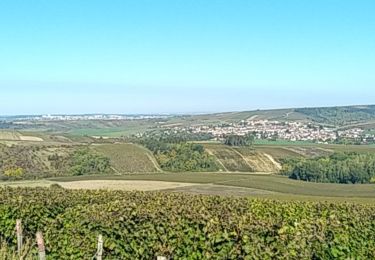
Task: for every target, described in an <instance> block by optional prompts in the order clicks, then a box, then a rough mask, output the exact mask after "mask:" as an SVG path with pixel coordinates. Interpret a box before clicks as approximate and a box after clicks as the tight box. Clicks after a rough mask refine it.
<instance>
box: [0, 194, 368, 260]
mask: <svg viewBox="0 0 375 260" xmlns="http://www.w3.org/2000/svg"><path fill="white" fill-rule="evenodd" d="M182 201H183V203H181V202H182ZM0 216H1V217H0V240H1V241H0V245H2V246H1V247H2V248H0V252H2V251H4V248H7V250H10V251H11V250H15V248H16V237H15V230H14V227H15V224H16V219H22V221H23V226H24V233H25V240H26V241H31V240H33V239H34V237H35V233H36V232H37V231H41V232H42V233H43V235H44V239H45V246H46V254H47V259H91V258H92V257H93V255H94V254H95V252H96V243H97V238H98V235H99V234H101V235H102V236H103V240H104V248H103V249H104V253H103V259H154V258H155V256H159V255H161V256H166V257H167V258H169V259H172V258H173V259H184V258H185V259H186V258H189V259H254V258H255V259H336V258H340V259H348V258H352V259H354V258H355V259H374V258H375V205H364V204H349V203H335V204H332V203H327V202H297V201H289V202H285V201H277V200H266V199H248V198H224V197H217V196H191V195H183V194H169V193H162V192H147V193H144V192H122V191H116V192H110V191H95V190H94V191H71V190H65V189H62V188H59V187H54V188H38V189H36V188H17V189H15V188H3V189H0ZM31 244H32V243H31ZM36 254H37V252H36V249H35V248H34V247H32V246H31V247H30V249H29V251H28V252H27V255H28V256H30V257H33V256H35V255H36ZM9 255H12V253H9Z"/></svg>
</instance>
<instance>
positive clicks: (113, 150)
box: [93, 144, 160, 173]
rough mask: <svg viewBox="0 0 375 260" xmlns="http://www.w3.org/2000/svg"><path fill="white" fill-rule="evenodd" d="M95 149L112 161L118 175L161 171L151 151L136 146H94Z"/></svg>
mask: <svg viewBox="0 0 375 260" xmlns="http://www.w3.org/2000/svg"><path fill="white" fill-rule="evenodd" d="M93 147H94V149H95V150H96V151H98V152H99V153H101V154H103V155H104V156H106V157H108V158H109V159H110V161H111V165H112V167H113V168H114V169H115V171H116V172H118V173H151V172H157V171H160V169H159V166H158V164H157V162H156V160H155V158H154V156H153V155H152V153H151V152H150V151H148V150H147V149H146V148H143V147H141V146H138V145H135V144H103V145H93Z"/></svg>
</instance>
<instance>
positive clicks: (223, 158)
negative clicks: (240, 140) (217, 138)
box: [205, 145, 255, 172]
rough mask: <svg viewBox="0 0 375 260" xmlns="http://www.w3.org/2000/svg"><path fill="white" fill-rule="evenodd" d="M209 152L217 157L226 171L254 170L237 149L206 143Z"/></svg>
mask: <svg viewBox="0 0 375 260" xmlns="http://www.w3.org/2000/svg"><path fill="white" fill-rule="evenodd" d="M205 148H206V150H207V152H209V153H210V154H212V155H213V156H215V157H216V159H217V161H218V165H220V166H221V167H222V170H224V171H230V172H253V171H255V168H252V166H251V165H249V164H248V163H247V162H246V161H245V160H244V158H243V157H242V156H241V154H239V153H238V152H237V151H236V150H234V149H232V148H231V147H228V146H224V145H205Z"/></svg>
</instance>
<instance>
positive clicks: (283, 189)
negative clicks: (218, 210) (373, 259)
mask: <svg viewBox="0 0 375 260" xmlns="http://www.w3.org/2000/svg"><path fill="white" fill-rule="evenodd" d="M49 180H51V181H56V182H70V181H82V180H129V181H132V180H145V181H166V182H179V183H199V184H215V185H224V186H233V187H243V188H254V189H259V190H266V191H272V192H276V193H279V194H285V195H288V196H290V197H291V198H293V197H294V196H297V197H296V198H298V196H300V195H302V196H310V197H311V198H312V199H314V197H316V199H319V200H324V198H337V199H342V200H346V199H350V198H363V199H365V200H366V201H367V200H368V199H369V200H373V199H375V185H373V184H332V183H311V182H303V181H297V180H292V179H289V178H287V177H284V176H278V175H265V174H248V173H156V174H152V175H151V174H129V175H119V176H114V175H108V176H74V177H59V178H51V179H49ZM83 188H84V187H83ZM279 194H278V195H279ZM278 195H276V197H277V196H278Z"/></svg>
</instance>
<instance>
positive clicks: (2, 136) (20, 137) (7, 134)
mask: <svg viewBox="0 0 375 260" xmlns="http://www.w3.org/2000/svg"><path fill="white" fill-rule="evenodd" d="M0 140H4V141H31V142H43V139H42V138H41V137H38V136H32V135H24V134H22V133H20V132H18V131H8V130H7V131H5V130H0Z"/></svg>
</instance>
